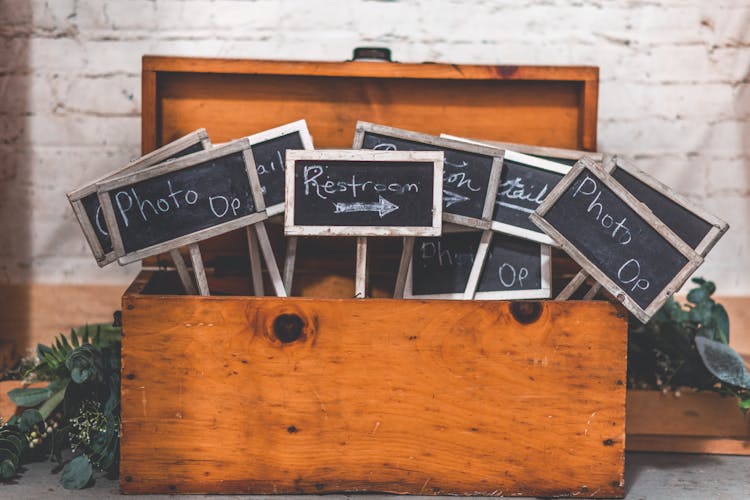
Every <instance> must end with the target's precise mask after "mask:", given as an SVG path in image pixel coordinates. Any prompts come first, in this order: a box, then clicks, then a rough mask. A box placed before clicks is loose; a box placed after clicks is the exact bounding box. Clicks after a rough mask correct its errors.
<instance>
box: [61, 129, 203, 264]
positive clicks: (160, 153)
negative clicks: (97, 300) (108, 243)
mask: <svg viewBox="0 0 750 500" xmlns="http://www.w3.org/2000/svg"><path fill="white" fill-rule="evenodd" d="M197 144H202V145H203V149H204V150H205V151H207V150H209V149H211V140H210V139H209V138H208V133H207V132H206V129H205V128H201V129H198V130H195V131H193V132H190V133H189V134H187V135H185V136H183V137H180V138H179V139H177V140H175V141H173V142H170V143H169V144H165V145H164V146H162V147H160V148H159V149H157V150H155V151H152V152H151V153H148V154H147V155H145V156H142V157H140V158H138V159H136V160H133V161H131V162H129V163H128V164H127V165H125V166H124V167H122V168H120V169H118V170H115V171H114V172H111V173H109V174H107V175H105V176H102V177H99V178H98V179H96V180H95V181H93V182H90V183H89V184H86V185H85V186H83V187H80V188H78V189H75V190H73V191H71V192H69V193H68V201H69V202H70V206H71V207H72V208H73V213H74V214H75V216H76V218H77V219H78V223H79V224H80V226H81V229H82V230H83V235H84V237H85V238H86V242H87V243H88V245H89V248H91V252H92V253H93V254H94V258H95V259H96V263H97V264H98V265H99V267H104V266H106V265H108V264H111V263H112V262H114V261H116V260H117V257H116V255H115V251H114V244H113V245H112V246H113V250H112V251H111V252H105V251H104V249H103V248H102V245H101V243H99V238H97V236H96V228H94V227H93V225H92V224H91V221H90V219H89V217H88V214H86V209H85V208H84V206H83V199H84V198H86V197H87V196H89V195H92V194H96V189H97V184H99V183H101V182H103V181H105V180H107V179H111V178H113V177H118V176H120V175H123V174H125V173H130V172H136V171H139V170H142V169H145V168H148V167H151V166H154V165H157V164H159V163H161V162H163V161H165V160H167V159H168V158H170V157H171V156H173V155H175V154H176V153H179V152H180V151H184V150H185V149H187V148H189V147H191V146H194V145H197ZM102 211H103V209H102ZM104 222H105V225H107V230H108V231H109V226H108V222H107V221H106V220H105V221H104ZM110 238H111V235H110Z"/></svg>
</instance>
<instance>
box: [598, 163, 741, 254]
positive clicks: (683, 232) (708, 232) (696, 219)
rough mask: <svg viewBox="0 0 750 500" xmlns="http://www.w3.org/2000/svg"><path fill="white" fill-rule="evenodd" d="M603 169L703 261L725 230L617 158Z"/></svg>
mask: <svg viewBox="0 0 750 500" xmlns="http://www.w3.org/2000/svg"><path fill="white" fill-rule="evenodd" d="M604 167H605V170H607V171H608V172H609V173H610V175H611V176H612V177H613V178H615V179H616V180H617V182H619V183H620V184H621V185H622V186H623V187H624V188H625V189H627V190H628V191H629V192H630V193H631V194H632V195H633V196H635V197H636V198H637V199H638V201H640V202H641V203H643V204H644V205H646V206H647V207H648V208H649V209H651V211H652V212H653V213H654V215H655V216H656V217H657V218H658V219H659V220H661V221H662V222H663V223H664V224H666V225H667V226H668V227H669V229H671V230H672V231H674V233H675V234H676V235H677V236H679V237H680V238H681V239H682V241H684V242H685V243H687V244H688V245H689V246H690V248H692V249H693V250H695V251H696V252H698V253H699V254H700V255H702V256H703V257H705V256H706V255H707V254H708V252H709V251H710V250H711V249H712V248H713V247H714V245H715V244H716V242H717V241H719V239H720V238H721V237H722V236H723V235H724V233H725V232H727V230H728V229H729V225H728V224H727V223H726V222H724V221H722V220H720V219H718V218H717V217H714V216H713V215H711V214H708V213H706V212H705V211H703V210H702V209H701V208H699V207H697V206H695V205H694V204H692V203H690V202H689V201H687V200H686V199H684V198H683V197H682V196H680V195H679V194H677V193H675V192H674V191H673V190H672V189H671V188H669V187H668V186H666V185H664V184H662V183H661V182H659V181H657V180H656V179H654V178H653V177H651V176H649V175H648V174H646V173H645V172H642V171H641V170H638V169H637V168H636V167H635V166H633V165H631V164H629V163H628V162H626V161H625V160H623V159H621V158H618V157H616V156H615V157H612V158H611V159H609V161H607V162H606V163H605V164H604Z"/></svg>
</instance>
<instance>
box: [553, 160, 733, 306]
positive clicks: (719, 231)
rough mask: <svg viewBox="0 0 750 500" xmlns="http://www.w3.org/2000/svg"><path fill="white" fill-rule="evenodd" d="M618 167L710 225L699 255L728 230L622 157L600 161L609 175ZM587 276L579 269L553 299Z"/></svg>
mask: <svg viewBox="0 0 750 500" xmlns="http://www.w3.org/2000/svg"><path fill="white" fill-rule="evenodd" d="M618 168H619V169H622V170H623V171H625V172H627V173H628V174H630V175H631V176H632V177H634V178H635V179H637V180H638V181H640V182H642V183H644V184H646V185H647V186H648V187H650V188H652V189H653V190H655V191H658V192H659V193H661V194H662V195H663V196H664V197H665V198H667V199H668V200H670V201H672V202H673V203H675V204H677V205H679V206H680V207H682V208H684V209H685V210H687V211H688V212H691V213H692V214H694V215H695V216H697V217H698V218H700V219H703V220H704V221H705V222H706V223H708V224H709V225H711V226H712V227H711V229H710V230H709V231H708V233H706V235H705V236H704V237H703V240H701V242H700V243H699V244H698V245H697V246H696V247H695V249H694V250H695V251H696V252H697V253H698V254H699V255H700V256H701V257H704V258H705V257H706V255H708V253H709V252H710V251H711V249H712V248H713V247H714V246H715V245H716V243H717V242H718V241H719V240H720V239H721V237H722V236H724V233H726V232H727V230H729V224H727V223H726V222H724V221H723V220H721V219H719V218H718V217H715V216H713V215H711V214H709V213H708V212H706V211H705V210H703V209H702V208H700V207H698V206H696V205H695V204H693V203H691V202H689V201H688V200H687V199H685V198H684V197H683V196H681V195H680V194H679V193H677V192H675V191H674V190H673V189H672V188H670V187H669V186H667V185H666V184H663V183H662V182H660V181H658V180H656V179H655V178H653V177H651V176H650V175H648V174H647V173H646V172H644V171H643V170H640V169H638V168H637V167H635V166H634V165H633V164H631V163H629V162H627V161H625V160H623V159H622V158H619V157H618V156H609V157H607V158H606V159H605V160H604V161H603V162H602V169H603V170H604V171H605V172H607V174H608V175H610V176H611V175H612V172H614V171H615V169H618ZM615 180H616V179H615ZM588 276H589V274H588V273H587V272H586V271H584V270H581V271H579V272H578V274H577V275H576V276H575V277H574V278H573V279H572V280H571V281H570V283H568V284H567V285H566V286H565V288H563V290H562V291H561V292H560V294H559V295H558V296H557V297H556V299H555V300H567V299H568V298H570V297H571V296H572V295H573V294H574V293H575V291H576V290H577V289H578V288H579V287H580V286H581V285H582V284H583V282H584V281H585V280H586V278H587V277H588ZM597 291H598V288H597V287H596V285H594V287H592V289H591V290H589V292H588V293H587V294H586V295H585V296H584V299H589V298H593V297H594V295H596V292H597Z"/></svg>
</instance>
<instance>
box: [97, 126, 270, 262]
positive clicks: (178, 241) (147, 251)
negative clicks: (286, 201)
mask: <svg viewBox="0 0 750 500" xmlns="http://www.w3.org/2000/svg"><path fill="white" fill-rule="evenodd" d="M249 150H250V142H249V141H248V140H247V139H246V138H243V139H238V140H236V141H232V142H230V143H228V144H225V145H222V146H215V147H213V148H212V149H210V150H208V151H204V152H201V153H195V154H192V155H190V156H186V157H184V158H176V159H174V160H170V161H168V162H165V163H162V164H160V165H156V166H153V167H149V168H147V169H145V170H141V171H138V172H135V173H132V174H130V173H125V174H124V175H120V176H117V177H114V178H109V179H106V180H104V181H102V182H100V183H97V193H98V196H99V201H100V203H101V204H102V209H103V210H104V216H105V220H106V221H107V226H108V227H109V228H111V229H110V236H111V238H112V244H113V246H114V249H115V255H116V256H117V258H118V261H119V262H120V264H123V265H124V264H129V263H131V262H136V261H138V260H141V259H144V258H146V257H150V256H151V255H156V254H159V253H162V252H165V251H168V250H171V249H173V248H178V247H181V246H185V245H190V244H194V243H197V242H199V241H203V240H205V239H208V238H212V237H214V236H218V235H220V234H224V233H226V232H228V231H231V230H233V229H239V228H241V227H245V226H249V225H252V224H255V223H258V222H261V221H263V220H265V219H267V218H268V214H267V213H266V211H265V202H264V201H263V194H262V193H261V190H260V182H259V180H258V173H257V172H256V170H255V169H254V168H250V161H249V160H248V156H249ZM238 152H242V153H243V157H244V159H245V170H246V173H247V177H248V181H249V183H250V189H251V192H252V196H253V203H254V205H255V210H256V212H255V213H253V214H250V215H247V216H244V217H240V218H239V219H234V220H231V221H228V222H224V223H222V224H217V225H216V226H212V227H209V228H206V229H201V230H200V231H197V232H195V233H190V234H187V235H184V236H180V237H177V238H174V239H171V240H169V241H164V242H161V243H158V244H156V245H152V246H150V247H147V248H143V249H140V250H136V251H134V252H130V253H126V252H125V249H124V247H123V242H122V239H121V237H120V230H119V227H118V225H117V221H116V218H115V212H114V207H113V206H112V202H111V200H110V197H109V192H110V191H113V190H115V189H118V188H121V187H123V186H127V185H129V184H133V183H136V182H141V181H144V180H147V179H151V178H153V177H157V176H160V175H164V174H168V173H171V172H176V171H179V170H184V169H187V168H190V167H192V166H194V165H198V164H201V163H205V162H207V161H210V160H214V159H217V158H221V157H224V156H227V155H230V154H233V153H238Z"/></svg>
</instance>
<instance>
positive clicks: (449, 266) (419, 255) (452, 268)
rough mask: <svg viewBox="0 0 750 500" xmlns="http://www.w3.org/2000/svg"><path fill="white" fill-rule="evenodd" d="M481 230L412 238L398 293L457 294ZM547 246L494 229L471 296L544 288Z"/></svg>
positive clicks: (535, 292) (521, 294) (520, 295)
mask: <svg viewBox="0 0 750 500" xmlns="http://www.w3.org/2000/svg"><path fill="white" fill-rule="evenodd" d="M481 234H482V233H481V232H478V231H471V232H458V233H445V234H443V235H442V236H439V237H437V238H417V239H416V240H415V242H414V253H413V255H412V261H411V268H410V271H409V274H408V276H407V285H406V291H405V294H404V296H405V297H410V298H415V297H416V298H418V297H422V298H442V299H462V298H465V295H464V291H465V289H466V287H467V284H468V281H469V274H470V272H471V269H472V266H473V265H474V261H475V258H476V255H477V252H478V249H479V242H480V238H481ZM550 273H551V267H550V247H549V246H548V245H542V244H540V243H536V242H533V241H528V240H524V239H521V238H516V237H513V236H508V235H504V234H498V233H495V234H493V236H492V240H491V242H490V245H489V249H488V253H487V256H486V258H485V262H484V266H483V267H482V272H481V274H480V276H479V286H478V288H477V290H476V293H475V295H474V298H475V299H478V300H486V299H524V298H525V299H533V298H547V297H549V294H550Z"/></svg>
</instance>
